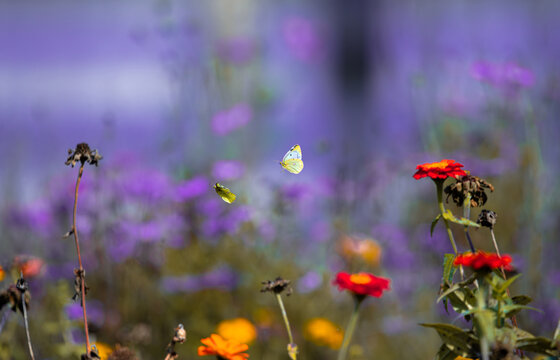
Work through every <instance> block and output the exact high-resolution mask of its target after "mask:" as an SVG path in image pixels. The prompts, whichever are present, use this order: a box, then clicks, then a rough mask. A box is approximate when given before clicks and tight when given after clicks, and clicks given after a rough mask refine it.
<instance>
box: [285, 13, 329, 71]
mask: <svg viewBox="0 0 560 360" xmlns="http://www.w3.org/2000/svg"><path fill="white" fill-rule="evenodd" d="M283 34H284V41H285V42H286V44H287V45H288V48H289V50H290V52H291V53H292V54H293V55H294V57H296V58H297V59H299V60H301V61H305V62H312V61H314V60H316V59H317V58H318V57H319V56H320V54H321V50H322V44H321V39H320V37H319V34H318V31H317V28H316V25H315V24H314V23H313V22H312V21H310V20H308V19H305V18H302V17H291V18H288V19H286V21H285V22H284V25H283Z"/></svg>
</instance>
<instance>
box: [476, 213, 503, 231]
mask: <svg viewBox="0 0 560 360" xmlns="http://www.w3.org/2000/svg"><path fill="white" fill-rule="evenodd" d="M497 219H498V214H496V213H495V212H494V211H492V210H486V209H483V210H482V211H481V212H480V214H478V219H477V220H476V223H477V224H480V226H485V227H487V228H490V229H493V228H494V225H496V220H497Z"/></svg>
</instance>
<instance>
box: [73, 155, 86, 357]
mask: <svg viewBox="0 0 560 360" xmlns="http://www.w3.org/2000/svg"><path fill="white" fill-rule="evenodd" d="M83 173H84V163H82V164H81V166H80V171H79V172H78V179H77V180H76V191H75V193H74V211H73V213H72V232H73V233H74V240H75V241H76V251H77V253H78V263H79V265H80V273H81V275H80V276H81V277H82V279H81V281H80V287H81V288H80V291H81V296H80V297H81V298H82V309H83V313H84V329H85V334H86V354H87V353H89V349H90V346H89V330H88V322H87V312H86V289H85V275H84V267H83V266H82V255H81V254H80V243H79V241H78V229H77V227H76V212H77V210H78V189H79V187H80V180H81V179H82V174H83Z"/></svg>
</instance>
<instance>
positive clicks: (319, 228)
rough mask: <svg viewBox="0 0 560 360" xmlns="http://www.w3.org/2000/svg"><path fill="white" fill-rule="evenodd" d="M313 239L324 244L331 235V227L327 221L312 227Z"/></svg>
mask: <svg viewBox="0 0 560 360" xmlns="http://www.w3.org/2000/svg"><path fill="white" fill-rule="evenodd" d="M310 235H311V239H312V240H313V241H314V242H316V243H323V242H325V241H327V240H328V239H329V236H330V235H331V226H330V224H329V223H328V222H326V221H319V222H316V223H315V224H313V226H312V227H311V233H310Z"/></svg>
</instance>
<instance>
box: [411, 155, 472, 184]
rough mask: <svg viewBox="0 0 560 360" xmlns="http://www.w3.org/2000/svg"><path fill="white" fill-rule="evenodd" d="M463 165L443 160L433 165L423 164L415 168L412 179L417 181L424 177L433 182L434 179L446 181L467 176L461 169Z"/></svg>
mask: <svg viewBox="0 0 560 360" xmlns="http://www.w3.org/2000/svg"><path fill="white" fill-rule="evenodd" d="M463 166H464V165H463V164H461V163H458V162H455V160H448V159H443V160H441V161H440V162H435V163H425V164H421V165H418V166H416V169H417V171H416V173H415V174H414V175H413V177H414V178H415V179H416V180H418V179H422V178H424V177H430V178H432V179H434V180H436V179H447V178H448V177H450V176H451V177H455V176H458V175H463V176H464V175H467V173H466V172H465V171H464V170H462V169H461V168H462V167H463Z"/></svg>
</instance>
